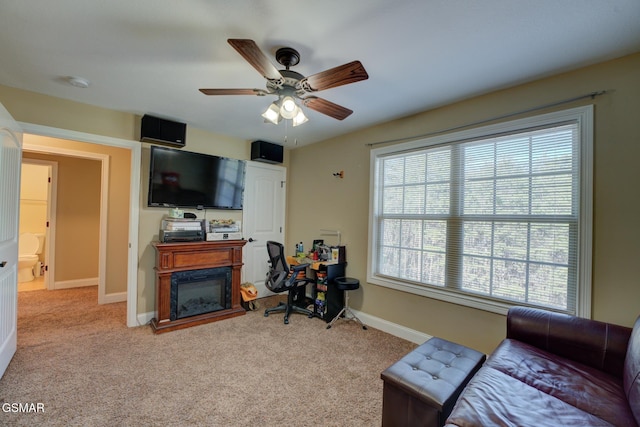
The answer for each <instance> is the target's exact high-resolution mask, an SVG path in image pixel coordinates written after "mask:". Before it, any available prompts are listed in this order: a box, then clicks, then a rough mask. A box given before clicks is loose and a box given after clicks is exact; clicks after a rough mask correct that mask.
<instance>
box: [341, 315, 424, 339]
mask: <svg viewBox="0 0 640 427" xmlns="http://www.w3.org/2000/svg"><path fill="white" fill-rule="evenodd" d="M351 311H353V314H355V315H356V316H357V317H358V319H360V320H361V321H362V323H364V324H365V325H367V326H371V327H372V328H376V329H380V330H381V331H383V332H386V333H388V334H391V335H394V336H396V337H398V338H402V339H405V340H407V341H411V342H412V343H415V344H422V343H423V342H425V341H427V340H429V339H431V338H433V337H432V336H431V335H428V334H425V333H424V332H420V331H416V330H415V329H410V328H407V327H406V326H402V325H398V324H397V323H392V322H389V321H388V320H384V319H381V318H379V317H376V316H372V315H370V314H367V313H363V312H361V311H357V310H354V309H351Z"/></svg>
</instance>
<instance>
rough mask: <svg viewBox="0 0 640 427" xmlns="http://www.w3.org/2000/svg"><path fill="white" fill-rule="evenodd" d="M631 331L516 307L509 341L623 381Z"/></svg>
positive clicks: (510, 315) (509, 317)
mask: <svg viewBox="0 0 640 427" xmlns="http://www.w3.org/2000/svg"><path fill="white" fill-rule="evenodd" d="M630 336H631V328H627V327H624V326H619V325H614V324H610V323H604V322H599V321H597V320H590V319H583V318H581V317H575V316H570V315H568V314H562V313H556V312H552V311H545V310H540V309H534V308H527V307H513V308H511V309H510V310H509V312H508V314H507V338H510V339H515V340H518V341H522V342H525V343H527V344H530V345H533V346H535V347H538V348H540V349H543V350H545V351H548V352H550V353H553V354H557V355H558V356H562V357H566V358H567V359H571V360H574V361H576V362H580V363H583V364H585V365H588V366H591V367H594V368H596V369H599V370H601V371H604V372H607V373H609V374H611V375H614V376H616V377H618V378H622V370H623V367H624V359H625V356H626V353H627V343H628V341H629V337H630Z"/></svg>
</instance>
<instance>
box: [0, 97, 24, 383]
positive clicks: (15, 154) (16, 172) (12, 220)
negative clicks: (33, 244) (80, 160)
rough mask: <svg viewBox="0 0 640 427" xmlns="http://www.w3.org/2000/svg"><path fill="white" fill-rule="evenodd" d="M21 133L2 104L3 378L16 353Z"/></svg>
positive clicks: (0, 274)
mask: <svg viewBox="0 0 640 427" xmlns="http://www.w3.org/2000/svg"><path fill="white" fill-rule="evenodd" d="M21 158H22V131H21V130H20V127H19V126H18V124H17V123H16V122H15V120H13V118H12V117H11V115H10V114H9V112H8V111H7V110H6V109H5V108H4V107H3V106H2V104H0V377H2V375H3V374H4V372H5V370H6V369H7V366H9V362H11V359H12V358H13V355H14V354H15V352H16V349H17V333H18V225H19V219H20V215H19V213H20V212H19V209H20V169H21V167H22V160H21Z"/></svg>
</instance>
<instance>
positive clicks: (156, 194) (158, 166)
mask: <svg viewBox="0 0 640 427" xmlns="http://www.w3.org/2000/svg"><path fill="white" fill-rule="evenodd" d="M245 166H246V162H245V161H243V160H237V159H229V158H226V157H218V156H212V155H208V154H200V153H192V152H189V151H182V150H176V149H172V148H165V147H158V146H155V145H152V146H151V162H150V166H149V199H148V206H162V207H182V208H198V209H202V208H204V209H207V208H211V209H238V210H239V209H242V197H243V194H244V174H245Z"/></svg>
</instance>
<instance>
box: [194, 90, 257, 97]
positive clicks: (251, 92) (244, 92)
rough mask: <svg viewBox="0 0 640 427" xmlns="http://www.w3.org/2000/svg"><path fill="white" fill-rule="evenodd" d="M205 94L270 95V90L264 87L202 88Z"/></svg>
mask: <svg viewBox="0 0 640 427" xmlns="http://www.w3.org/2000/svg"><path fill="white" fill-rule="evenodd" d="M200 92H202V93H204V94H205V95H258V96H264V95H268V94H269V92H267V91H265V90H262V89H200Z"/></svg>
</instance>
